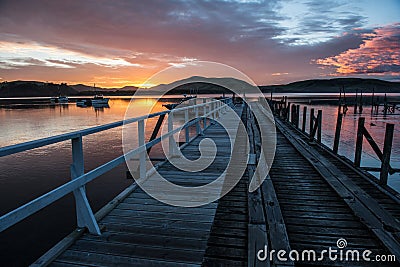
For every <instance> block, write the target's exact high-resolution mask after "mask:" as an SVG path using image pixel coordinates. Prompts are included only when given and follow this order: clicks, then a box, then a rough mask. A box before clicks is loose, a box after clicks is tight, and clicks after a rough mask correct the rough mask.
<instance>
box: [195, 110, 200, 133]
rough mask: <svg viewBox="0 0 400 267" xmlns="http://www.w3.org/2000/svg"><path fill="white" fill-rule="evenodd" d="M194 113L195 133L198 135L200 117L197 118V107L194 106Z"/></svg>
mask: <svg viewBox="0 0 400 267" xmlns="http://www.w3.org/2000/svg"><path fill="white" fill-rule="evenodd" d="M194 114H195V118H196V135H199V134H200V132H201V130H200V118H199V107H197V106H196V107H194Z"/></svg>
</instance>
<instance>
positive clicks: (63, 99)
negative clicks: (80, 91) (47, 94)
mask: <svg viewBox="0 0 400 267" xmlns="http://www.w3.org/2000/svg"><path fill="white" fill-rule="evenodd" d="M68 101H69V100H68V97H67V96H58V97H57V96H53V97H52V98H50V102H51V103H68Z"/></svg>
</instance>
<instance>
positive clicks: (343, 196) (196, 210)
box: [0, 98, 400, 266]
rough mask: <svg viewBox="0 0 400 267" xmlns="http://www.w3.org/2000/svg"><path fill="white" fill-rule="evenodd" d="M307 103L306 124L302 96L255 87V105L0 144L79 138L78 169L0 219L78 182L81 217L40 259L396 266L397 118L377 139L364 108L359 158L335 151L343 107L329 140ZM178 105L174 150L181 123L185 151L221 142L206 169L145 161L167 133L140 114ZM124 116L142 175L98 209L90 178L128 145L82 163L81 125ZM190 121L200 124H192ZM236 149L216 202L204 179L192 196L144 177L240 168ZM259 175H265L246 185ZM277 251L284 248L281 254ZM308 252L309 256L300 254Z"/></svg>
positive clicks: (208, 177)
mask: <svg viewBox="0 0 400 267" xmlns="http://www.w3.org/2000/svg"><path fill="white" fill-rule="evenodd" d="M266 105H269V106H270V108H271V110H272V111H273V113H274V115H275V116H274V120H275V125H276V152H275V158H274V161H273V164H272V165H271V166H269V167H270V170H269V173H263V172H259V171H257V164H259V163H260V159H262V158H263V156H264V155H263V153H265V151H263V150H262V149H261V148H262V141H263V139H265V138H266V139H268V138H270V136H266V135H265V134H264V133H267V132H269V131H268V130H269V129H265V127H268V125H269V123H270V121H269V120H271V117H269V116H268V115H267V112H266ZM228 108H230V109H233V110H234V111H235V112H236V114H237V115H238V116H239V117H240V118H241V121H242V122H243V124H244V125H245V130H244V131H243V129H242V128H240V127H239V126H238V123H237V122H233V121H232V122H231V123H230V124H228V125H226V126H225V127H222V125H221V124H220V123H219V121H220V120H223V119H224V116H226V110H227V109H228ZM302 110H303V114H302V116H303V118H304V119H303V121H302V124H301V125H300V123H299V122H300V120H299V118H300V115H301V112H300V111H301V108H300V106H299V105H294V104H290V103H288V102H287V99H283V100H282V101H274V100H269V101H268V103H267V101H266V100H265V99H257V100H254V101H252V102H251V103H250V104H249V105H247V104H244V103H233V102H232V100H231V99H229V98H226V99H222V100H211V101H207V102H204V103H199V104H194V105H189V106H187V107H184V108H182V109H179V108H175V109H173V110H168V111H164V112H158V113H154V114H150V115H147V116H142V117H138V118H132V119H129V120H128V121H125V122H116V123H111V124H107V125H102V126H98V127H94V128H90V129H87V130H82V131H78V132H73V133H69V134H63V135H59V136H54V137H49V138H45V139H40V140H37V141H32V142H28V143H22V144H18V145H13V146H9V147H3V148H0V156H7V155H10V154H14V153H19V152H22V151H26V150H30V149H33V148H37V147H42V146H47V145H50V144H54V143H57V142H62V141H66V140H71V143H72V155H73V164H72V167H71V178H72V179H71V181H70V182H68V183H66V184H64V185H61V186H60V187H58V188H56V189H54V190H52V191H51V192H48V193H47V194H45V195H43V196H41V197H39V198H37V199H35V200H33V201H31V202H29V203H27V204H25V205H23V206H21V207H19V208H17V209H16V210H14V211H11V212H9V213H7V214H4V215H2V217H0V231H3V230H5V229H7V228H9V227H12V226H13V225H15V224H16V223H18V222H19V221H21V220H23V219H25V218H26V217H28V216H30V215H32V214H34V213H36V212H37V211H39V210H40V209H42V208H44V207H46V206H48V205H50V204H51V203H53V202H55V201H56V200H58V199H60V198H61V197H63V196H65V195H67V194H74V196H75V204H76V210H77V229H76V230H75V231H74V232H72V233H71V234H70V235H68V236H67V237H65V238H64V239H63V240H61V241H60V242H59V243H58V244H56V245H55V246H54V247H53V248H52V249H50V250H49V251H48V252H47V253H45V254H44V255H43V256H42V257H40V258H39V259H38V260H37V261H35V262H34V263H33V264H32V266H377V262H376V261H375V260H377V259H378V258H377V257H376V256H380V259H381V260H382V261H381V262H380V263H379V266H398V265H399V260H400V243H399V242H400V235H399V234H400V222H399V218H400V205H399V204H400V199H399V194H398V193H397V192H395V191H394V190H392V189H391V188H390V187H388V186H387V177H388V173H392V172H396V171H399V170H398V169H397V168H396V166H391V165H390V152H391V145H392V139H393V128H394V126H393V125H391V124H387V128H386V135H385V145H384V147H383V148H380V147H378V146H377V145H376V144H375V143H374V141H373V137H372V136H371V135H370V134H369V133H368V132H367V131H366V130H365V128H364V127H363V120H362V118H360V121H359V124H358V126H359V129H358V134H357V144H356V153H355V155H356V156H355V159H354V162H352V161H350V160H347V159H344V158H343V157H341V156H339V155H338V154H337V151H338V149H337V148H338V146H340V119H339V117H340V116H338V125H337V134H336V135H335V145H334V147H333V148H332V149H331V148H328V147H326V146H325V145H323V144H322V143H321V131H322V130H321V128H322V127H321V126H322V122H323V114H322V111H316V112H315V111H314V110H311V111H310V112H308V113H307V109H306V108H304V109H302ZM178 111H182V112H183V113H184V114H185V116H184V118H185V123H184V125H183V126H181V127H179V128H176V129H174V127H173V124H172V123H169V124H168V125H169V128H168V133H166V136H164V137H165V138H168V139H169V141H170V142H171V143H170V152H173V151H174V146H173V145H174V144H176V141H175V140H174V139H173V134H174V133H176V132H178V131H184V133H185V138H184V139H185V142H184V144H182V145H181V146H180V148H179V151H180V153H182V155H183V156H184V157H185V158H187V159H191V160H195V159H197V158H198V157H200V156H201V152H200V151H199V149H198V147H199V146H200V145H201V143H202V142H205V140H206V139H212V140H213V141H214V143H215V146H216V148H217V153H216V154H215V158H214V160H213V161H212V163H211V164H210V165H209V166H208V167H207V168H206V169H204V170H202V171H201V172H199V173H191V172H185V171H183V170H180V169H178V168H176V167H175V166H174V165H173V164H172V163H171V162H169V161H168V160H165V161H164V162H162V163H160V164H158V165H157V171H155V169H151V170H147V169H146V168H145V167H146V157H145V156H144V155H145V154H144V153H146V150H147V149H149V148H150V147H152V146H154V145H155V144H157V143H159V142H161V138H162V137H161V136H160V137H157V132H158V130H157V129H155V131H157V132H155V133H154V134H153V135H152V137H151V139H150V140H148V141H146V140H145V138H144V121H145V120H147V119H149V118H159V120H160V121H162V120H164V118H166V119H167V120H171V119H170V118H172V117H173V116H172V114H173V112H178ZM189 112H191V113H195V114H196V117H195V119H193V120H188V118H189V117H188V115H186V114H188V113H189ZM124 123H137V125H138V138H139V147H138V148H137V149H136V150H134V151H132V152H131V153H132V154H135V155H138V156H139V168H138V175H139V180H140V179H142V180H140V182H134V183H133V184H132V185H131V186H129V187H128V188H126V189H125V190H124V191H123V192H122V193H121V194H119V195H118V196H117V197H115V199H113V200H112V201H111V202H109V203H108V204H107V205H106V206H104V207H103V208H102V209H101V210H100V211H98V212H97V213H96V214H93V212H92V210H91V208H90V205H89V202H88V199H87V197H86V193H85V189H84V188H85V185H86V184H87V183H89V182H90V181H92V180H94V179H96V178H97V177H99V176H100V175H101V174H103V173H105V172H107V171H109V170H111V169H112V168H114V167H116V166H117V165H119V164H122V163H124V160H125V157H124V155H121V156H120V157H118V158H116V159H114V160H111V161H110V162H107V163H105V164H104V165H102V166H100V167H98V168H96V169H94V170H91V171H89V172H86V173H85V172H84V168H83V167H84V166H83V152H82V136H85V135H89V134H94V133H97V132H101V131H105V130H107V129H111V128H114V127H120V126H122V125H123V124H124ZM157 124H158V123H157ZM160 124H161V123H160ZM190 127H192V128H194V129H195V131H190V130H189V129H190ZM156 128H157V127H156ZM244 135H246V136H247V138H248V140H249V142H248V144H247V145H245V146H243V144H237V143H236V142H235V138H237V137H238V136H244ZM364 138H365V139H366V140H367V141H368V143H369V144H370V145H372V146H373V148H374V151H375V152H376V153H377V155H378V157H379V158H380V159H381V161H382V164H381V168H379V171H380V179H376V178H375V177H373V176H372V175H370V174H369V173H368V172H366V170H365V168H364V169H363V168H361V167H360V166H361V152H362V147H363V139H364ZM232 144H233V146H232ZM234 153H246V154H247V155H248V157H246V161H245V162H237V163H235V165H237V166H239V165H244V167H245V171H244V172H243V174H242V177H241V179H240V180H239V181H238V182H237V183H236V184H235V185H234V187H233V189H232V190H230V191H229V192H228V193H227V194H225V195H224V196H223V197H222V198H220V199H216V200H214V201H212V202H210V203H208V204H205V205H200V206H199V205H197V204H198V203H196V202H202V201H203V200H205V201H206V200H208V199H210V198H211V197H210V193H209V192H203V191H201V190H200V191H199V192H198V194H197V195H196V197H193V198H190V196H188V195H187V194H185V193H184V192H182V193H179V192H174V193H173V192H164V195H162V194H160V195H159V198H161V201H159V200H157V199H154V198H152V197H151V196H150V195H149V194H147V193H146V192H145V191H144V190H143V189H142V188H143V187H142V186H143V185H145V184H146V181H148V182H149V183H150V185H149V187H148V188H153V189H154V188H156V187H157V186H158V185H157V184H156V183H154V184H151V183H152V182H151V181H152V180H151V177H152V175H155V173H160V174H162V175H163V177H164V178H165V179H167V180H168V181H170V182H171V183H174V184H176V185H181V186H186V187H199V186H200V187H201V186H204V185H206V184H208V183H210V182H213V181H215V179H216V178H217V177H219V176H220V174H221V173H222V174H223V175H225V177H228V176H229V175H230V173H231V172H234V171H235V169H233V170H226V168H227V164H228V162H229V161H230V159H231V158H232V154H234ZM125 156H126V155H125ZM264 174H265V177H263V175H264ZM253 177H256V178H258V179H259V180H260V181H262V183H261V184H260V186H259V187H257V188H255V190H254V191H251V192H250V191H249V184H250V183H251V179H252V178H253ZM138 183H143V184H140V186H139V184H138ZM217 185H218V186H219V187H218V186H216V187H215V188H216V189H215V191H213V192H212V193H211V195H213V196H212V197H214V196H215V195H218V194H219V193H220V192H222V190H223V189H224V186H230V184H226V182H225V181H224V180H223V182H222V183H219V184H217ZM218 190H220V191H218ZM171 199H172V201H179V200H184V201H187V205H186V207H181V206H173V205H168V204H165V203H164V202H163V200H171ZM189 206H193V207H189ZM328 248H331V249H334V250H336V251H337V257H336V259H334V260H332V259H330V258H328V257H327V254H325V256H326V257H321V255H324V252H323V251H324V250H327V249H328ZM279 251H284V253H281V254H278V252H279ZM293 251H296V252H299V253H298V254H296V253H292V252H293ZM304 251H306V252H307V253H304ZM340 251H342V254H341V255H342V256H340V253H339V252H340ZM347 251H351V253H354V254H356V252H354V251H358V252H359V260H358V261H357V259H353V260H348V259H347V260H346V259H345V258H344V256H343V255H347V254H349V253H347ZM365 251H369V252H370V253H369V252H368V253H369V254H368V253H367V254H368V256H369V257H370V258H369V259H370V261H368V260H366V259H363V258H362V255H364V254H363V253H364V252H365ZM314 253H315V255H316V258H314ZM277 254H278V255H277ZM289 255H290V256H291V257H294V260H292V259H291V258H290V257H289ZM303 255H305V256H306V258H301V256H303ZM297 256H298V257H297ZM364 256H365V255H364ZM296 257H297V258H296Z"/></svg>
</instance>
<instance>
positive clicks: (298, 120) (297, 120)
mask: <svg viewBox="0 0 400 267" xmlns="http://www.w3.org/2000/svg"><path fill="white" fill-rule="evenodd" d="M295 120H296V128H299V122H300V105H296V118H295Z"/></svg>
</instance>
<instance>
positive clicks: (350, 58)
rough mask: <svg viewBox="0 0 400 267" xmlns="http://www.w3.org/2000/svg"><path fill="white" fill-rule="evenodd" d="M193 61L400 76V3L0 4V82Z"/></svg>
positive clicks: (94, 78)
mask: <svg viewBox="0 0 400 267" xmlns="http://www.w3.org/2000/svg"><path fill="white" fill-rule="evenodd" d="M196 61H214V62H220V63H224V64H227V65H230V66H232V67H235V68H237V69H238V70H240V71H242V72H243V73H245V74H246V75H248V76H249V77H250V78H251V79H253V80H254V81H255V82H256V83H257V84H263V85H267V84H277V83H288V82H292V81H296V80H303V79H312V78H322V79H324V78H331V77H373V78H381V79H385V80H391V81H393V80H396V81H399V80H400V1H399V0H380V1H375V0H359V1H348V0H344V1H342V0H330V1H321V0H317V1H315V0H304V1H302V0H301V1H290V0H289V1H283V0H269V1H261V0H198V1H194V0H193V1H185V0H171V1H169V0H143V1H141V0H123V1H118V0H117V1H108V0H107V1H106V0H96V1H94V0H93V1H65V0H63V1H59V0H48V1H45V0H38V1H31V0H27V1H20V0H1V1H0V82H2V81H12V80H38V81H52V82H67V83H68V84H76V83H84V84H88V85H89V84H93V83H96V85H98V86H101V87H122V86H125V85H140V84H141V83H143V82H144V81H145V80H146V79H147V78H149V77H150V76H151V75H153V74H155V73H157V72H158V71H160V70H162V69H164V68H166V67H168V66H175V67H177V68H179V67H183V66H185V65H188V64H196ZM165 82H168V81H165Z"/></svg>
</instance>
